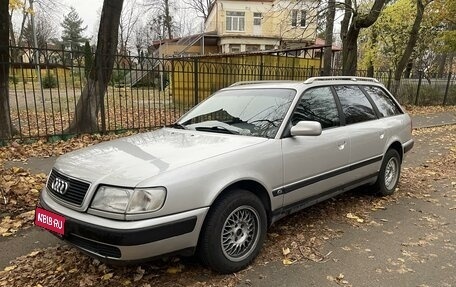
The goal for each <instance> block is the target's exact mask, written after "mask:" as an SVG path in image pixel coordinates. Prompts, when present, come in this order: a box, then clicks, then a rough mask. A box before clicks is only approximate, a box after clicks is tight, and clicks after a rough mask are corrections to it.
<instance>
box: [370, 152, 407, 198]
mask: <svg viewBox="0 0 456 287" xmlns="http://www.w3.org/2000/svg"><path fill="white" fill-rule="evenodd" d="M400 175H401V157H400V155H399V153H398V152H397V150H395V149H389V150H388V151H387V152H386V153H385V156H384V157H383V162H382V166H381V168H380V172H379V173H378V178H377V182H376V183H375V185H374V187H375V190H376V191H377V193H378V194H379V195H381V196H387V195H391V194H393V193H394V191H395V190H396V187H397V185H398V183H399V177H400Z"/></svg>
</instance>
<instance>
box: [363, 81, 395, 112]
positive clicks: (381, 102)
mask: <svg viewBox="0 0 456 287" xmlns="http://www.w3.org/2000/svg"><path fill="white" fill-rule="evenodd" d="M364 89H365V90H366V92H367V93H368V94H369V96H370V97H371V98H372V100H373V101H374V103H375V105H376V106H377V108H378V110H379V112H380V114H381V116H382V117H390V116H395V115H399V114H402V112H401V110H400V109H399V107H398V106H397V104H396V103H395V102H394V100H393V99H391V97H390V96H389V95H388V94H387V93H385V91H383V90H382V89H381V88H379V87H372V86H366V87H364Z"/></svg>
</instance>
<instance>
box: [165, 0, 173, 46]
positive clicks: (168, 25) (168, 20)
mask: <svg viewBox="0 0 456 287" xmlns="http://www.w3.org/2000/svg"><path fill="white" fill-rule="evenodd" d="M165 27H166V30H167V32H168V39H172V38H173V33H172V31H173V28H172V20H171V15H170V14H169V0H165Z"/></svg>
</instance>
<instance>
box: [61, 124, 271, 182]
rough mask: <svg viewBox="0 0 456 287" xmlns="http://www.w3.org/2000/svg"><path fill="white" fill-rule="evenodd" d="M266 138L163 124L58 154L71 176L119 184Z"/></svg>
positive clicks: (249, 144)
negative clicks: (154, 128)
mask: <svg viewBox="0 0 456 287" xmlns="http://www.w3.org/2000/svg"><path fill="white" fill-rule="evenodd" d="M264 141H267V139H266V138H259V137H249V136H239V135H227V134H217V133H207V132H197V131H187V130H177V129H170V128H163V129H160V130H157V131H153V132H148V133H142V134H138V135H134V136H130V137H125V138H122V139H117V140H113V141H109V142H104V143H100V144H97V145H94V146H91V147H87V148H83V149H81V150H77V151H74V152H70V153H68V154H65V155H63V156H61V157H59V158H58V160H57V161H56V164H55V168H56V169H57V170H59V171H61V172H63V173H64V174H67V175H69V176H71V177H74V178H79V179H83V180H87V181H90V182H97V183H105V184H112V185H119V186H136V185H137V184H138V183H139V182H141V181H143V180H145V179H147V178H150V177H153V176H156V175H158V174H160V173H165V172H168V171H171V170H173V169H177V168H179V167H182V166H184V165H188V164H191V163H195V162H198V161H202V160H205V159H208V158H211V157H215V156H218V155H221V154H224V153H229V152H232V151H235V150H239V149H242V148H245V147H248V146H251V145H255V144H258V143H261V142H264Z"/></svg>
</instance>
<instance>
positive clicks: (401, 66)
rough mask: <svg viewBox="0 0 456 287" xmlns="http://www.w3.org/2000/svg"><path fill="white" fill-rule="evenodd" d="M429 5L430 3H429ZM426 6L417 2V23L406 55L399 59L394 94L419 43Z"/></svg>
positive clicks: (412, 31)
mask: <svg viewBox="0 0 456 287" xmlns="http://www.w3.org/2000/svg"><path fill="white" fill-rule="evenodd" d="M428 3H429V2H428ZM424 8H425V5H424V4H423V1H422V0H416V16H415V21H414V22H413V25H412V30H411V31H410V37H409V39H408V41H407V46H406V47H405V49H404V53H403V54H402V56H401V57H400V59H399V62H398V64H397V67H396V71H394V84H393V89H392V91H393V94H394V93H396V92H397V89H398V87H399V85H400V82H401V77H402V73H403V72H404V69H405V66H406V65H407V63H408V62H409V60H410V56H411V55H412V52H413V49H414V48H415V45H416V42H417V41H418V35H419V31H420V26H421V22H422V21H423V14H424Z"/></svg>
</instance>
